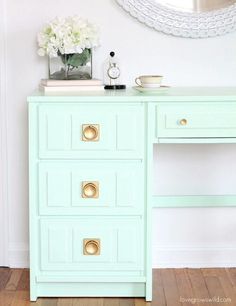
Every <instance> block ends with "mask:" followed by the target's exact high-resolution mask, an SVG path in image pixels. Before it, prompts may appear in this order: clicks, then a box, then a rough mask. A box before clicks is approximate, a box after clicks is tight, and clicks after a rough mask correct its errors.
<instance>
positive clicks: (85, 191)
mask: <svg viewBox="0 0 236 306" xmlns="http://www.w3.org/2000/svg"><path fill="white" fill-rule="evenodd" d="M82 197H83V198H85V199H91V198H93V199H96V198H98V197H99V182H82Z"/></svg>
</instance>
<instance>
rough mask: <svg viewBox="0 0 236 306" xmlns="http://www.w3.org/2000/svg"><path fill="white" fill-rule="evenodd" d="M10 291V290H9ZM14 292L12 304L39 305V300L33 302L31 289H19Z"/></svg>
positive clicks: (17, 305) (19, 305)
mask: <svg viewBox="0 0 236 306" xmlns="http://www.w3.org/2000/svg"><path fill="white" fill-rule="evenodd" d="M8 292H10V291H8ZM12 292H14V298H13V300H12V303H11V306H30V305H35V306H38V305H39V301H37V303H31V302H30V300H29V291H27V290H17V291H12Z"/></svg>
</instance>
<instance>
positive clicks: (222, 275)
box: [203, 268, 236, 305]
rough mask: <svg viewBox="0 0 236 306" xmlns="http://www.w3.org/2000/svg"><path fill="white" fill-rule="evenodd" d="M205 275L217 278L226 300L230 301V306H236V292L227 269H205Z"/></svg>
mask: <svg viewBox="0 0 236 306" xmlns="http://www.w3.org/2000/svg"><path fill="white" fill-rule="evenodd" d="M203 274H204V276H217V277H218V279H219V281H220V283H221V286H222V288H223V290H224V293H225V298H227V299H229V302H228V303H229V305H236V290H234V288H233V285H232V283H231V281H230V279H229V276H228V274H227V270H226V269H225V268H217V269H216V268H211V269H203ZM224 304H225V305H227V304H226V303H224Z"/></svg>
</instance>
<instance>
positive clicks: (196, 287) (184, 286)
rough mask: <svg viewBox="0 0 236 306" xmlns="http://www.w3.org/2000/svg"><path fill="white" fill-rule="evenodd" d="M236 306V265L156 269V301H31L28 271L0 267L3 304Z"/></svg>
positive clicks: (121, 299) (69, 299) (112, 299)
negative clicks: (220, 267)
mask: <svg viewBox="0 0 236 306" xmlns="http://www.w3.org/2000/svg"><path fill="white" fill-rule="evenodd" d="M27 305H35V306H36V305H37V306H38V305H40V306H144V305H146V306H147V305H149V306H179V305H183V306H188V305H189V306H192V305H204V306H210V305H211V306H213V305H217V306H219V305H232V306H236V268H229V269H156V270H153V302H152V303H145V301H144V299H132V298H131V299H127V298H66V299H65V298H51V299H50V298H42V299H38V300H37V302H36V303H33V302H32V303H30V302H29V271H28V270H27V269H24V270H22V269H8V268H0V306H27Z"/></svg>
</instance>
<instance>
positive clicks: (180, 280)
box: [174, 269, 194, 306]
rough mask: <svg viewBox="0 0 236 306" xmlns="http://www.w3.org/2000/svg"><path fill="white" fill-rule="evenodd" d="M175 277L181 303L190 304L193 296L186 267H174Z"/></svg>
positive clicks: (189, 305)
mask: <svg viewBox="0 0 236 306" xmlns="http://www.w3.org/2000/svg"><path fill="white" fill-rule="evenodd" d="M174 272H175V277H176V282H177V286H178V290H179V295H180V301H181V305H183V306H192V305H193V304H192V302H191V300H188V299H192V298H193V297H194V294H193V290H192V285H191V282H190V279H189V277H188V272H187V269H175V270H174Z"/></svg>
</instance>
